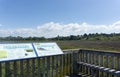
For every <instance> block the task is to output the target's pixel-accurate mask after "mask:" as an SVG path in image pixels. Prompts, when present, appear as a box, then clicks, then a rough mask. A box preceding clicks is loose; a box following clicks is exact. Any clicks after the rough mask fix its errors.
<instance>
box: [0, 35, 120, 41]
mask: <svg viewBox="0 0 120 77" xmlns="http://www.w3.org/2000/svg"><path fill="white" fill-rule="evenodd" d="M47 40H48V41H51V40H52V41H61V40H120V33H111V34H105V33H100V34H98V33H95V34H86V33H85V34H83V35H70V36H59V35H58V36H57V37H52V38H45V37H20V36H17V37H13V36H8V37H0V41H47Z"/></svg>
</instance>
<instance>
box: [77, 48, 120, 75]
mask: <svg viewBox="0 0 120 77" xmlns="http://www.w3.org/2000/svg"><path fill="white" fill-rule="evenodd" d="M77 62H78V65H79V73H80V74H82V75H84V76H91V77H116V76H117V77H120V53H118V52H104V51H92V50H79V54H78V60H77Z"/></svg>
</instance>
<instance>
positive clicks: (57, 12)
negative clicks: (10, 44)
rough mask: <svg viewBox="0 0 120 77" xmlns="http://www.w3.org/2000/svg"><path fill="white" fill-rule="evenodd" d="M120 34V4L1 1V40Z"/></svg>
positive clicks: (114, 0) (118, 0)
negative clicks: (13, 37) (18, 37)
mask: <svg viewBox="0 0 120 77" xmlns="http://www.w3.org/2000/svg"><path fill="white" fill-rule="evenodd" d="M84 33H120V0H0V36H1V37H6V36H22V37H29V36H37V37H55V36H58V35H60V36H68V35H82V34H84Z"/></svg>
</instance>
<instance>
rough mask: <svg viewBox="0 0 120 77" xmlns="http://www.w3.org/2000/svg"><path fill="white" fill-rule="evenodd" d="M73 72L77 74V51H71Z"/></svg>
mask: <svg viewBox="0 0 120 77" xmlns="http://www.w3.org/2000/svg"><path fill="white" fill-rule="evenodd" d="M73 74H74V75H77V74H78V64H77V53H73Z"/></svg>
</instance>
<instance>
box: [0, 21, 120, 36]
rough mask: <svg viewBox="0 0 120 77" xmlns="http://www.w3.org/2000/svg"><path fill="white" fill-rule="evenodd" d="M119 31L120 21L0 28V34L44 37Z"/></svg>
mask: <svg viewBox="0 0 120 77" xmlns="http://www.w3.org/2000/svg"><path fill="white" fill-rule="evenodd" d="M114 32H115V33H120V21H118V22H115V23H113V24H111V25H92V24H88V23H82V24H79V23H69V24H60V23H54V22H50V23H46V24H43V25H40V26H37V27H36V28H34V29H32V28H21V29H15V30H10V29H8V30H2V29H0V36H9V35H11V36H23V37H28V36H38V37H41V36H44V37H56V36H57V35H60V36H68V35H81V34H84V33H114Z"/></svg>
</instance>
